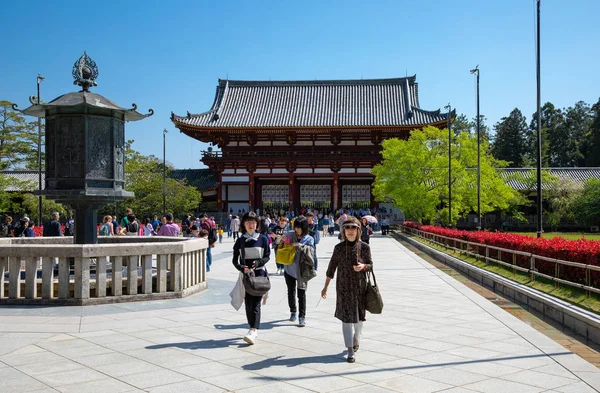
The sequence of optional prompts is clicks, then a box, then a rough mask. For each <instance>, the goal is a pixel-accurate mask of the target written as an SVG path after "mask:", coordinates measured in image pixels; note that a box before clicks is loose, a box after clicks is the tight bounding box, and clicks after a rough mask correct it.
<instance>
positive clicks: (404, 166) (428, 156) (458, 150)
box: [373, 127, 522, 224]
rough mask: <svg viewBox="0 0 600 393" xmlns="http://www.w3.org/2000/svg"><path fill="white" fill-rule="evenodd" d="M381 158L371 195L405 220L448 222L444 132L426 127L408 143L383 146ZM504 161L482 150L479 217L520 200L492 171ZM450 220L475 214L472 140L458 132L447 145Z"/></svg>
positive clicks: (474, 147) (391, 141) (389, 142)
mask: <svg viewBox="0 0 600 393" xmlns="http://www.w3.org/2000/svg"><path fill="white" fill-rule="evenodd" d="M382 155H383V160H382V162H381V164H378V165H376V166H375V167H374V168H373V173H374V174H375V182H374V189H373V193H374V195H375V197H376V198H377V199H378V200H386V198H391V199H392V200H393V201H394V203H395V204H396V206H398V207H399V208H400V209H402V211H403V212H404V213H405V214H406V216H407V217H408V218H410V219H413V220H416V221H419V222H422V221H423V220H439V221H441V222H443V223H446V224H448V130H440V129H438V128H435V127H426V128H424V129H423V130H413V131H411V135H410V138H409V139H408V140H399V139H388V140H385V141H384V142H383V151H382ZM505 165H506V162H503V161H499V160H496V159H494V158H493V157H492V156H491V155H490V154H489V153H487V143H485V142H484V143H483V144H482V148H481V214H482V215H483V214H485V213H488V212H491V211H495V210H500V211H502V210H506V209H509V207H510V205H511V203H516V202H517V201H520V200H521V199H522V197H521V196H520V195H519V193H517V192H516V191H514V190H513V189H512V188H510V187H509V186H507V185H506V184H505V183H504V181H502V179H501V178H500V176H499V174H498V172H497V170H496V168H498V167H503V166H505ZM451 167H452V179H451V184H452V222H451V223H450V224H454V223H456V220H457V219H458V217H460V216H462V217H464V216H466V215H467V214H469V213H471V212H473V211H477V170H476V168H477V138H476V136H474V135H472V134H469V133H468V132H461V133H460V134H459V135H458V136H457V137H456V138H455V139H454V140H453V143H452V159H451Z"/></svg>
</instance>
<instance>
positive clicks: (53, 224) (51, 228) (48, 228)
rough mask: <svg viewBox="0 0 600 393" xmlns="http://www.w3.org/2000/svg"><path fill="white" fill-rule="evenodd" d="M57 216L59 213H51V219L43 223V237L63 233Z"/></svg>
mask: <svg viewBox="0 0 600 393" xmlns="http://www.w3.org/2000/svg"><path fill="white" fill-rule="evenodd" d="M59 218H60V214H58V212H53V213H52V220H51V221H48V222H47V223H46V224H44V234H43V236H44V237H46V236H62V235H63V233H62V228H61V227H60V222H59V221H58V219H59Z"/></svg>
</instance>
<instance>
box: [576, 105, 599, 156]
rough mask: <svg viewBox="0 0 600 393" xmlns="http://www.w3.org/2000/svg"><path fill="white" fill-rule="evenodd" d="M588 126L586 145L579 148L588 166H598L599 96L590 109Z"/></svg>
mask: <svg viewBox="0 0 600 393" xmlns="http://www.w3.org/2000/svg"><path fill="white" fill-rule="evenodd" d="M589 122H590V126H589V128H588V132H587V134H586V138H585V140H586V142H587V145H586V146H584V147H582V148H580V151H581V152H582V153H583V154H582V156H584V157H585V163H586V164H587V165H588V166H600V98H599V99H598V102H596V103H595V104H594V105H593V106H592V108H591V110H590V119H589Z"/></svg>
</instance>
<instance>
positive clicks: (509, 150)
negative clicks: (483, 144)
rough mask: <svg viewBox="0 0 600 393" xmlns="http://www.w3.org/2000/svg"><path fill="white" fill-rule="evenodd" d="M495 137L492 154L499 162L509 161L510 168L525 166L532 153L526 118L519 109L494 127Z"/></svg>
mask: <svg viewBox="0 0 600 393" xmlns="http://www.w3.org/2000/svg"><path fill="white" fill-rule="evenodd" d="M494 131H495V137H494V141H493V143H492V154H493V155H494V157H496V158H498V159H499V160H504V161H508V162H509V165H510V167H512V168H518V167H521V166H523V162H524V159H525V158H526V157H527V156H528V154H529V153H530V148H529V146H528V145H529V143H528V140H530V139H531V138H530V137H528V134H529V133H530V131H529V128H527V123H526V119H525V116H523V114H522V113H521V111H520V110H519V109H518V108H515V109H513V111H512V112H511V113H510V115H509V116H508V117H503V118H502V119H500V121H499V122H498V123H496V124H495V125H494Z"/></svg>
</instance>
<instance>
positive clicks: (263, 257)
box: [232, 212, 271, 345]
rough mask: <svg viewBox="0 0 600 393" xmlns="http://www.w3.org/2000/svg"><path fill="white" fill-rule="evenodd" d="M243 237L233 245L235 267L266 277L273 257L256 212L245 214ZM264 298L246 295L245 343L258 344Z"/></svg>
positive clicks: (242, 227) (242, 224)
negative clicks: (248, 328)
mask: <svg viewBox="0 0 600 393" xmlns="http://www.w3.org/2000/svg"><path fill="white" fill-rule="evenodd" d="M240 227H241V232H242V236H241V237H240V238H238V239H237V240H236V242H235V244H234V245H233V261H232V263H233V266H235V268H236V269H237V270H239V271H240V272H242V273H248V271H249V270H250V269H252V270H254V274H255V275H256V276H266V275H267V271H266V269H265V268H264V266H265V264H266V263H267V262H268V261H269V258H270V256H271V248H270V247H269V240H268V239H267V237H266V236H265V235H261V234H260V232H259V231H260V219H259V217H258V216H257V215H256V213H254V212H248V213H246V214H244V217H242V222H241V225H240ZM261 301H262V296H253V295H250V294H249V293H246V296H245V297H244V303H245V305H246V318H247V319H248V325H250V330H248V334H247V335H246V336H245V337H244V341H246V342H247V343H248V344H250V345H252V344H254V343H256V339H257V337H258V329H259V328H260V306H261Z"/></svg>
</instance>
